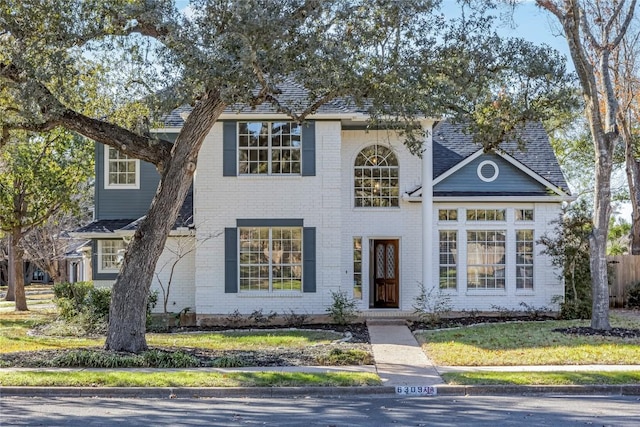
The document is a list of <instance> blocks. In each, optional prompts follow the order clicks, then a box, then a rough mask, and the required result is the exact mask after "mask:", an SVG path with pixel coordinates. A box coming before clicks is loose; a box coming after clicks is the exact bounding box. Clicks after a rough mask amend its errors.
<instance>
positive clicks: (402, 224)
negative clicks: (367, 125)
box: [158, 121, 564, 315]
mask: <svg viewBox="0 0 640 427" xmlns="http://www.w3.org/2000/svg"><path fill="white" fill-rule="evenodd" d="M315 129H316V176H312V177H300V176H292V177H278V176H239V177H223V176H222V162H223V156H222V123H216V124H215V125H214V127H213V129H212V131H211V132H210V134H209V135H208V136H207V138H206V140H205V142H204V145H203V148H202V150H201V152H200V157H199V167H198V170H197V173H196V176H195V181H194V216H195V221H194V222H195V225H196V229H197V235H196V239H197V240H198V242H199V244H198V248H197V250H196V253H195V254H194V256H193V259H190V260H189V261H188V262H185V263H184V264H183V265H181V268H187V267H189V268H192V269H193V270H192V271H193V281H192V282H191V283H189V277H190V276H189V274H188V273H186V272H184V274H183V276H181V279H180V280H179V281H176V282H175V284H174V285H173V286H175V287H174V289H173V290H172V296H175V298H176V299H175V300H172V301H176V303H175V305H173V304H172V303H170V304H171V306H172V307H176V311H179V310H177V308H180V307H182V308H183V307H192V308H193V307H195V311H196V312H197V313H198V315H207V314H211V315H214V314H215V315H227V314H229V313H232V312H234V311H235V310H238V311H239V312H240V313H244V314H249V313H251V312H253V311H255V310H263V311H264V313H268V312H270V311H276V312H278V313H280V314H283V313H287V312H289V311H290V310H293V311H294V312H296V313H308V314H323V313H325V310H326V307H327V306H329V305H330V304H331V295H330V292H331V291H336V290H344V291H346V292H347V294H348V295H352V291H353V253H352V245H353V240H352V239H353V237H361V238H362V243H363V248H362V251H363V265H362V273H363V274H362V277H363V298H362V300H361V301H360V306H359V308H360V309H361V310H363V311H364V312H365V313H367V314H368V315H374V314H376V315H380V314H382V315H385V314H389V315H393V314H398V313H405V314H407V313H411V312H412V310H413V309H412V306H413V304H414V301H415V298H416V296H417V295H418V289H419V284H420V282H421V281H422V267H423V266H422V249H421V231H422V218H421V203H415V202H408V201H404V200H401V201H400V206H399V207H398V208H378V209H376V208H354V190H353V166H354V161H355V158H356V156H357V154H358V153H359V151H360V150H362V149H363V148H365V147H366V146H368V145H372V144H382V145H386V146H390V147H391V148H392V149H393V151H394V152H395V154H396V156H397V157H398V161H399V168H400V194H403V193H404V192H407V191H411V190H414V189H415V188H416V187H418V186H419V185H420V184H421V166H420V159H419V158H418V157H416V156H413V155H411V154H410V153H409V152H408V150H406V148H405V147H404V145H403V144H402V141H401V139H400V138H399V137H398V136H397V135H395V134H394V133H388V132H386V131H385V132H383V131H370V132H365V131H358V130H345V131H342V130H341V125H340V123H339V122H337V121H336V122H332V121H317V122H316V127H315ZM518 206H520V207H525V208H529V209H531V208H532V209H534V211H535V213H534V214H535V222H534V223H529V224H523V227H522V228H531V229H534V231H535V239H538V238H540V236H541V235H542V234H543V233H544V232H545V230H546V229H547V228H548V223H549V222H550V221H551V220H553V219H555V218H556V217H557V215H558V213H559V212H560V205H559V204H556V203H526V204H525V205H524V206H522V205H519V204H518V203H486V204H482V203H476V204H473V205H472V204H468V205H465V206H462V205H461V204H444V203H436V204H435V205H434V223H433V225H432V226H433V227H434V231H435V233H434V238H435V239H437V236H438V233H437V230H439V229H456V230H458V232H459V240H458V241H459V248H460V250H461V252H460V253H459V257H460V260H464V259H465V256H466V253H465V252H464V247H465V246H466V243H465V244H463V243H462V242H463V240H465V241H466V229H467V228H466V227H471V228H473V229H489V228H495V229H506V230H508V233H507V239H508V241H507V251H508V254H507V257H508V258H507V271H506V275H507V276H508V279H507V285H506V289H504V290H468V289H466V286H465V285H464V282H465V280H463V279H465V277H466V271H465V263H466V261H460V262H459V263H458V287H457V289H456V290H449V291H447V293H448V294H449V297H450V298H451V302H452V304H453V309H454V310H471V309H476V310H491V309H492V308H493V309H495V307H505V308H510V309H522V307H520V306H519V304H520V302H525V303H527V304H529V305H531V306H536V307H540V306H547V307H551V306H552V305H551V300H552V298H553V297H554V296H556V295H562V294H563V289H564V288H563V285H562V283H561V282H560V280H559V278H558V276H557V271H555V270H554V269H553V268H551V264H550V261H549V260H548V259H546V258H545V257H544V256H541V255H540V254H539V252H540V250H541V248H540V247H536V252H535V253H536V258H535V264H534V275H535V285H534V286H535V287H534V290H532V291H531V290H527V291H525V290H516V289H515V268H514V267H513V262H514V261H513V260H515V253H513V250H511V249H512V248H515V241H514V239H515V233H513V232H512V231H513V229H514V228H513V225H511V224H513V208H514V207H518ZM462 207H478V208H483V207H490V208H499V207H504V208H507V212H509V213H508V215H509V217H508V221H507V223H508V224H510V225H508V226H507V227H505V225H504V224H500V225H493V224H483V225H482V226H480V225H478V224H473V225H470V224H465V221H464V220H463V218H462V217H463V215H462V211H461V214H460V221H459V222H457V223H456V224H455V225H452V224H449V223H447V224H442V223H439V222H438V209H439V208H462ZM266 218H295V219H303V220H304V227H315V228H316V230H317V234H316V240H317V251H316V257H317V266H316V270H317V291H316V292H315V293H298V292H291V293H277V294H273V293H266V292H265V293H262V294H260V293H225V284H224V277H225V274H224V271H225V265H224V264H225V259H224V250H225V248H224V236H223V233H224V229H225V228H230V227H236V220H237V219H266ZM452 227H453V228H452ZM379 238H390V239H398V241H399V250H400V257H399V263H400V290H399V305H400V307H399V309H377V310H372V309H371V308H370V307H371V303H372V302H373V296H372V291H371V286H370V282H371V280H370V277H369V275H370V273H369V272H370V268H371V262H370V254H369V250H370V242H371V241H373V240H374V239H379ZM433 245H434V250H433V259H432V262H431V263H430V265H428V266H426V267H427V268H429V269H431V274H430V276H431V277H432V278H433V281H432V283H430V284H427V285H429V286H435V285H437V283H438V256H439V251H438V242H437V241H435V242H434V243H433ZM509 260H511V261H509ZM158 265H159V266H160V265H161V264H158ZM554 308H557V307H554Z"/></svg>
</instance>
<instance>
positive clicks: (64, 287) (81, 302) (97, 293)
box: [53, 282, 158, 333]
mask: <svg viewBox="0 0 640 427" xmlns="http://www.w3.org/2000/svg"><path fill="white" fill-rule="evenodd" d="M53 293H54V297H55V298H54V303H55V304H56V306H57V307H58V311H59V313H60V317H62V319H63V320H65V321H66V322H68V323H70V324H73V325H76V326H78V327H80V328H81V331H82V332H84V333H103V332H104V331H105V330H106V326H107V323H108V322H109V308H110V304H111V289H110V288H95V287H94V286H93V283H92V282H76V283H66V282H65V283H56V284H54V285H53ZM157 301H158V293H157V292H151V293H150V294H149V297H148V299H147V324H148V325H149V324H150V321H151V311H152V310H153V307H155V304H156V303H157Z"/></svg>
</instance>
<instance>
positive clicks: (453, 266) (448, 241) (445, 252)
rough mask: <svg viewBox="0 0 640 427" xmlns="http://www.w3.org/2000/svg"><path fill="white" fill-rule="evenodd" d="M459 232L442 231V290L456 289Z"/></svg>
mask: <svg viewBox="0 0 640 427" xmlns="http://www.w3.org/2000/svg"><path fill="white" fill-rule="evenodd" d="M457 243H458V232H457V231H440V262H439V263H440V288H441V289H455V288H456V283H457V277H458V269H457V263H456V259H457V256H458V252H457Z"/></svg>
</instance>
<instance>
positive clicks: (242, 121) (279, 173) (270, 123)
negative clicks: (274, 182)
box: [236, 120, 303, 179]
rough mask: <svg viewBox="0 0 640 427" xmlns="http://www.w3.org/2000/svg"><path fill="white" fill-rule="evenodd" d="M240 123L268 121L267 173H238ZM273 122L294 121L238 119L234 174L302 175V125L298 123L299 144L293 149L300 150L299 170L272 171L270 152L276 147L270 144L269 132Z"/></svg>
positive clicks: (252, 175)
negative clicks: (235, 169) (287, 171)
mask: <svg viewBox="0 0 640 427" xmlns="http://www.w3.org/2000/svg"><path fill="white" fill-rule="evenodd" d="M240 123H268V124H269V134H268V135H269V144H268V145H267V153H268V154H267V173H249V172H245V173H240V151H242V148H241V147H240ZM273 123H295V122H294V121H292V120H282V121H279V120H240V121H238V122H237V123H236V168H237V171H236V172H237V173H236V175H237V176H239V177H243V179H244V178H246V177H260V178H262V177H265V176H274V177H301V176H302V163H303V160H302V156H303V151H302V145H303V136H302V133H303V132H302V131H303V129H302V125H300V124H299V125H298V126H299V127H300V146H299V147H296V148H295V149H296V150H298V151H299V152H300V160H299V161H298V162H299V163H300V172H296V173H294V172H289V173H283V172H272V168H273V158H272V152H273V151H274V150H276V149H274V148H273V145H272V140H271V138H272V136H273V133H272V132H271V131H272V129H271V126H272V125H273Z"/></svg>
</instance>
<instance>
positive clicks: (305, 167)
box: [302, 121, 316, 176]
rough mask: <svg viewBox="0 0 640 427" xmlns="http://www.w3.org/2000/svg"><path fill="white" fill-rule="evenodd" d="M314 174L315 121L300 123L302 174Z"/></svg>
mask: <svg viewBox="0 0 640 427" xmlns="http://www.w3.org/2000/svg"><path fill="white" fill-rule="evenodd" d="M315 175H316V122H314V121H309V122H305V123H304V124H303V125H302V176H315Z"/></svg>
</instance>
